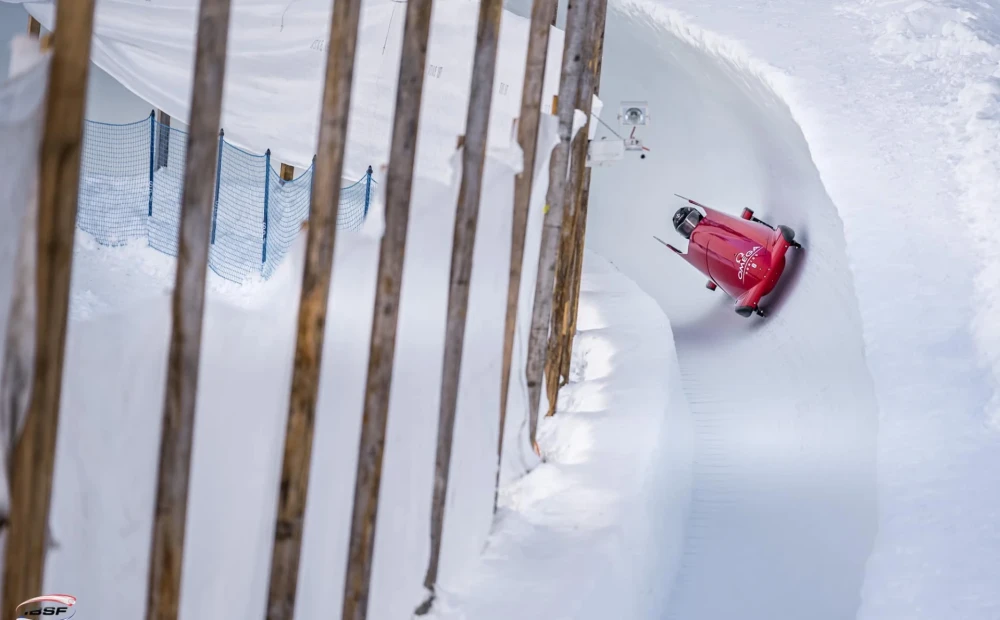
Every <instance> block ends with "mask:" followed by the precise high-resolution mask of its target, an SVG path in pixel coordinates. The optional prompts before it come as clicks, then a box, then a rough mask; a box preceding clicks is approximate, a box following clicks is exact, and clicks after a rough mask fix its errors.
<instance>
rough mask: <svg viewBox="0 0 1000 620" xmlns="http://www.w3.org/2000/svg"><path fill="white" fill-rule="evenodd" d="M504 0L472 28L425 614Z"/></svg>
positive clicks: (440, 523)
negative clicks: (469, 79) (467, 102)
mask: <svg viewBox="0 0 1000 620" xmlns="http://www.w3.org/2000/svg"><path fill="white" fill-rule="evenodd" d="M502 11H503V0H481V2H480V3H479V19H478V23H477V26H476V51H475V53H474V55H473V60H472V87H471V92H470V94H469V106H468V110H467V112H466V120H465V136H464V139H463V141H462V146H463V149H462V181H461V183H460V185H459V189H458V211H457V213H456V215H455V231H454V235H453V241H452V251H451V252H452V253H451V276H450V280H449V285H448V314H447V320H446V323H445V340H444V362H443V372H442V378H441V410H440V414H439V418H438V437H437V456H436V457H435V461H434V492H433V496H432V498H431V549H430V559H429V561H428V564H427V573H426V575H425V576H424V587H426V588H427V590H428V591H429V596H428V598H427V600H425V601H424V602H423V603H422V604H421V605H420V606H419V607H418V608H417V610H416V613H417V615H423V614H426V613H427V612H428V611H430V608H431V605H433V603H434V596H435V585H436V583H437V575H438V566H439V563H440V559H441V537H442V530H443V528H444V512H445V498H446V496H447V493H448V478H449V475H450V472H451V447H452V441H453V439H454V436H455V411H456V409H457V407H458V385H459V378H460V374H461V369H462V351H463V349H464V345H465V322H466V321H465V319H466V315H467V312H468V308H469V286H470V281H471V279H472V256H473V253H474V250H475V243H476V230H477V227H478V224H479V205H480V197H481V195H482V189H483V169H484V167H485V161H486V141H487V134H488V132H489V125H490V109H491V107H492V104H493V78H494V76H495V74H496V61H497V48H498V39H499V36H500V15H501V13H502Z"/></svg>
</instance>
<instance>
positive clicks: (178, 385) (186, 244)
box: [56, 0, 230, 620]
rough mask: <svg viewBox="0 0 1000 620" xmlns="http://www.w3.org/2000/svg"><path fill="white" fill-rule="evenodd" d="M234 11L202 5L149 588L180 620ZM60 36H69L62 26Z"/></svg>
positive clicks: (160, 610)
mask: <svg viewBox="0 0 1000 620" xmlns="http://www.w3.org/2000/svg"><path fill="white" fill-rule="evenodd" d="M229 9H230V0H201V4H200V6H199V10H198V38H197V42H196V44H195V60H194V80H193V85H192V92H191V123H190V125H191V131H190V138H189V139H188V145H187V159H186V162H185V167H184V189H183V193H182V196H181V223H180V239H179V247H178V252H177V279H176V284H175V287H174V295H173V306H172V312H171V316H172V317H173V327H172V330H171V335H170V352H169V354H168V357H167V388H166V397H165V404H164V407H163V427H162V430H161V435H160V461H159V470H158V481H157V490H156V508H155V513H154V516H153V542H152V551H151V553H150V558H149V589H148V591H147V593H146V618H147V620H175V619H176V618H177V616H178V613H179V609H180V591H181V578H182V576H181V568H182V566H183V557H184V534H185V523H186V521H187V502H188V486H189V485H188V483H189V480H190V474H191V442H192V437H193V433H194V416H195V403H196V400H197V392H198V371H199V367H200V360H201V335H202V326H203V315H204V307H205V282H206V279H207V275H208V274H207V271H208V253H209V240H210V237H211V228H212V203H213V197H214V195H215V171H216V165H217V162H216V160H217V156H218V149H219V131H220V126H221V116H222V86H223V84H224V83H225V77H226V48H227V45H228V41H229V12H230V11H229ZM59 37H60V39H61V37H62V32H61V31H60V33H59ZM56 45H57V46H58V45H59V41H57V42H56ZM71 225H72V224H71Z"/></svg>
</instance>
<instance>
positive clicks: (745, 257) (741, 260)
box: [736, 245, 761, 282]
mask: <svg viewBox="0 0 1000 620" xmlns="http://www.w3.org/2000/svg"><path fill="white" fill-rule="evenodd" d="M760 250H761V247H760V246H759V245H755V246H753V249H752V250H750V251H749V252H740V253H739V254H737V255H736V266H737V267H739V270H738V271H737V272H736V276H737V277H738V278H739V279H740V282H742V281H743V276H745V275H746V274H747V269H749V268H750V267H756V266H757V263H755V262H752V261H753V257H754V256H757V255H758V254H760Z"/></svg>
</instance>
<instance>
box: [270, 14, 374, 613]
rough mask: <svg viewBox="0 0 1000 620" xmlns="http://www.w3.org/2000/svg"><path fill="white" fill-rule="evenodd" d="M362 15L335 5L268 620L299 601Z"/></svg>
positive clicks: (290, 610) (286, 168) (288, 169)
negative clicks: (306, 509)
mask: <svg viewBox="0 0 1000 620" xmlns="http://www.w3.org/2000/svg"><path fill="white" fill-rule="evenodd" d="M360 15H361V0H343V1H340V0H338V1H337V2H334V3H333V15H332V17H331V24H330V45H329V46H328V47H327V59H326V83H325V87H324V90H323V111H322V115H321V117H320V127H319V144H318V146H317V149H316V163H315V166H316V167H315V169H314V172H315V174H313V189H312V198H311V203H310V205H309V226H308V233H307V238H306V264H305V270H304V273H303V276H302V293H301V299H300V301H299V320H298V337H297V339H296V343H295V363H294V367H293V371H292V390H291V399H290V403H289V411H288V421H287V426H286V429H285V452H284V460H283V463H282V469H281V484H280V487H279V492H278V517H277V522H276V525H275V530H274V548H273V551H272V555H271V577H270V589H269V591H268V602H267V619H268V620H292V619H293V617H294V615H295V593H296V589H297V584H298V575H299V560H300V556H301V552H302V533H303V521H304V517H305V508H306V495H307V492H308V489H309V468H310V462H311V457H312V444H313V428H314V422H315V418H316V401H317V396H318V394H319V377H320V365H321V362H322V356H323V342H324V337H325V329H326V316H327V309H328V301H329V297H330V280H331V272H332V269H333V255H334V240H335V237H336V232H337V213H338V211H339V204H340V189H341V186H342V185H343V183H341V182H340V179H341V177H342V176H343V169H344V148H345V146H346V144H347V126H348V123H347V121H348V117H349V113H350V107H351V84H352V81H353V79H354V59H355V52H356V49H357V41H358V22H359V18H360ZM281 170H282V178H283V179H285V177H286V176H288V177H289V178H290V177H291V174H292V167H291V166H285V165H284V164H282V168H281ZM286 172H287V175H286ZM286 180H287V179H286Z"/></svg>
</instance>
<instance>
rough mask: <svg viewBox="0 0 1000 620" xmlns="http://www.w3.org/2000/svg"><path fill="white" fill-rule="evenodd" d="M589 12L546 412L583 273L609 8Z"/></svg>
mask: <svg viewBox="0 0 1000 620" xmlns="http://www.w3.org/2000/svg"><path fill="white" fill-rule="evenodd" d="M591 1H592V9H593V12H592V15H591V19H590V20H589V21H588V24H587V28H588V32H587V36H586V38H585V43H584V52H583V53H584V57H585V58H586V59H587V69H586V71H584V72H583V75H582V76H581V79H580V90H579V93H578V95H577V100H576V107H577V108H578V109H580V110H583V112H584V114H586V115H587V122H586V125H584V128H583V129H582V130H581V131H580V133H579V134H578V135H577V136H576V137H575V138H574V139H573V145H572V151H571V156H570V172H569V175H570V176H569V185H570V188H571V191H570V193H568V194H567V196H566V211H565V213H564V215H563V218H564V219H563V226H562V230H561V231H560V240H559V252H558V260H557V267H556V281H555V288H554V290H553V294H552V318H551V330H550V333H549V342H548V351H547V354H546V360H545V391H546V395H547V397H548V401H549V409H548V412H547V415H550V416H551V415H554V414H555V412H556V405H557V403H558V398H559V389H560V388H561V387H562V386H563V385H565V384H566V382H568V381H569V364H570V357H571V353H572V341H573V331H575V326H574V327H573V328H571V327H570V322H571V320H572V318H571V317H572V316H575V311H574V310H573V308H575V304H576V300H577V299H578V298H579V294H580V289H579V280H580V277H581V275H582V267H583V265H582V261H583V244H584V238H583V231H584V229H585V222H586V214H585V213H584V210H585V208H586V207H585V206H584V203H583V196H584V192H585V191H587V188H589V185H590V168H588V167H587V165H586V160H587V146H588V144H589V142H590V140H589V139H588V136H589V135H590V124H591V122H592V120H593V119H592V118H591V110H592V105H593V101H594V94H595V93H596V89H597V80H598V79H599V78H598V74H597V66H598V59H599V58H600V55H601V52H602V47H603V46H602V45H601V40H602V39H603V36H604V18H605V16H606V14H607V0H591Z"/></svg>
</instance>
